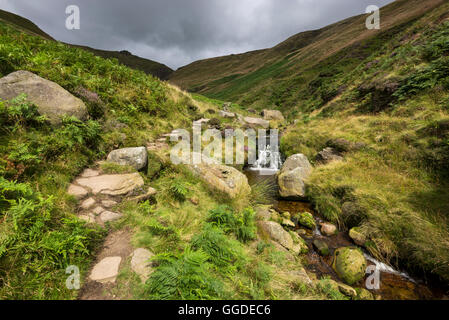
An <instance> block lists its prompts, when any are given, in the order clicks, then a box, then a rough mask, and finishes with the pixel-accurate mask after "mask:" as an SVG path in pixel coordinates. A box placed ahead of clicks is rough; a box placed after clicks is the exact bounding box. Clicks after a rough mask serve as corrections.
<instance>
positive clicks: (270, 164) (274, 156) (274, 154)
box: [250, 145, 282, 174]
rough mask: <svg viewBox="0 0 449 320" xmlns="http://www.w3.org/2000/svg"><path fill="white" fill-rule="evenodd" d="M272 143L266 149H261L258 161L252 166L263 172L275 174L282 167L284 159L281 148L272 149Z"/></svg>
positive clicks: (255, 169)
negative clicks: (280, 151)
mask: <svg viewBox="0 0 449 320" xmlns="http://www.w3.org/2000/svg"><path fill="white" fill-rule="evenodd" d="M272 149H273V148H272V147H271V146H270V145H267V146H266V147H265V149H262V150H259V154H258V157H257V161H256V163H255V164H254V165H253V166H252V167H251V168H250V169H251V170H254V171H259V172H260V173H261V174H275V173H276V172H277V171H279V170H280V169H281V166H282V159H281V154H280V153H279V150H277V148H276V150H272Z"/></svg>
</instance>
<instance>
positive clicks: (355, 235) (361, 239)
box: [349, 227, 367, 247]
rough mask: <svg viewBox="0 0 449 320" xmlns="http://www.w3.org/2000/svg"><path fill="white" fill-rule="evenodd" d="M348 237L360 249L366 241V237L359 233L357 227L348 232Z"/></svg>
mask: <svg viewBox="0 0 449 320" xmlns="http://www.w3.org/2000/svg"><path fill="white" fill-rule="evenodd" d="M349 237H350V238H351V239H352V240H353V241H354V243H355V244H356V245H359V246H362V247H363V246H364V245H365V243H366V241H367V238H366V236H365V235H364V234H363V233H362V232H360V229H359V228H357V227H355V228H352V229H351V230H349Z"/></svg>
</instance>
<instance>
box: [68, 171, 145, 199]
mask: <svg viewBox="0 0 449 320" xmlns="http://www.w3.org/2000/svg"><path fill="white" fill-rule="evenodd" d="M76 183H77V184H78V185H80V186H82V187H84V188H87V189H89V190H90V191H91V192H92V193H93V194H94V195H98V194H101V195H109V196H122V195H127V194H128V193H131V192H133V191H134V190H136V189H138V188H141V187H142V186H143V185H144V181H143V179H142V177H141V176H140V174H138V173H130V174H115V175H102V176H96V177H90V178H79V179H77V180H76Z"/></svg>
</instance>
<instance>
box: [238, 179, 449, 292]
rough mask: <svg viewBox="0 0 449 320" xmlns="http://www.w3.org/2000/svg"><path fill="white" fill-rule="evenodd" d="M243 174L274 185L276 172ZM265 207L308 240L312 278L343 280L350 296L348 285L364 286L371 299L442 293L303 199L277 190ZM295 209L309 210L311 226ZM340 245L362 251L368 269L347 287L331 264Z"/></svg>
mask: <svg viewBox="0 0 449 320" xmlns="http://www.w3.org/2000/svg"><path fill="white" fill-rule="evenodd" d="M245 174H246V175H247V177H248V181H249V183H250V184H251V185H255V184H259V183H268V184H271V185H276V184H277V182H278V181H277V175H276V174H275V173H274V174H273V175H271V176H267V175H266V174H265V175H260V174H259V173H258V171H256V170H246V171H245ZM265 208H266V209H267V210H269V212H271V213H270V214H271V215H272V216H273V217H274V220H276V219H278V218H279V217H281V219H283V220H284V222H283V223H282V221H280V222H281V223H280V224H282V225H283V228H284V229H285V230H286V231H288V232H289V233H292V232H293V233H295V234H297V235H299V236H300V237H301V238H302V239H303V240H304V241H305V243H306V244H307V247H308V252H307V253H306V254H305V256H304V257H305V259H304V260H305V265H304V267H305V269H306V271H307V272H308V273H309V274H310V275H311V278H314V277H316V278H317V279H318V280H319V279H322V278H324V277H328V278H330V279H332V280H334V281H335V282H337V283H339V284H342V286H343V287H342V288H343V291H345V292H346V294H347V295H349V296H351V295H353V291H352V290H351V288H354V289H355V288H357V291H358V292H360V289H361V288H363V289H365V290H368V291H369V292H370V293H371V296H368V297H369V298H372V299H382V300H431V299H441V298H443V297H444V291H443V290H440V289H439V288H438V287H433V286H432V285H428V284H425V283H424V281H421V280H419V279H416V278H413V277H411V276H409V275H408V274H407V273H405V272H402V271H398V270H395V269H394V268H393V267H391V266H388V265H386V264H384V263H382V262H380V261H377V260H376V259H374V258H373V257H371V256H370V255H369V254H368V252H366V251H365V250H364V249H363V248H362V247H359V246H357V245H356V244H355V242H354V240H353V239H352V238H351V237H350V236H349V233H348V232H343V231H339V230H338V228H337V227H336V226H335V225H333V224H331V223H328V222H326V221H325V219H324V218H323V217H322V216H320V215H319V214H318V213H317V212H315V211H314V210H313V208H312V206H311V204H310V203H308V202H306V201H289V200H284V199H282V198H280V197H278V194H277V192H276V194H273V201H272V203H271V206H267V207H265ZM286 213H288V214H286ZM298 213H309V214H310V215H309V217H312V219H313V221H312V222H313V227H311V226H309V227H306V226H305V225H307V223H304V222H303V223H301V222H300V221H298V220H297V217H298V216H297V214H298ZM286 217H287V218H288V217H290V218H289V219H288V220H290V222H291V223H289V222H285V218H286ZM272 220H273V219H272ZM309 222H310V221H309ZM341 248H357V250H359V251H360V252H362V253H363V256H364V258H365V261H366V269H367V270H370V272H368V273H366V274H365V275H364V276H363V277H362V278H361V279H360V280H358V281H357V282H355V283H352V284H351V286H350V287H349V288H346V287H344V283H345V281H344V279H342V277H341V276H340V275H338V274H337V272H336V271H335V268H333V264H334V260H335V255H336V251H338V250H339V249H341ZM374 270H375V271H376V272H377V274H378V276H379V282H378V284H379V285H378V288H376V286H374V288H373V284H374V282H373V280H372V279H374V278H373V277H372V275H373V274H374ZM313 275H314V276H313ZM370 277H371V278H370ZM346 283H347V282H346ZM370 284H371V285H370ZM345 288H346V289H345ZM348 289H349V291H348ZM340 291H341V290H340ZM364 292H366V291H364ZM353 298H354V297H353Z"/></svg>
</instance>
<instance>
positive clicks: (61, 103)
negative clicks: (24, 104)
mask: <svg viewBox="0 0 449 320" xmlns="http://www.w3.org/2000/svg"><path fill="white" fill-rule="evenodd" d="M21 94H25V95H26V99H27V101H29V102H30V103H32V104H34V105H36V107H37V109H38V111H39V113H40V114H41V115H45V116H47V117H48V119H49V121H50V122H51V123H52V124H60V123H61V122H62V119H63V117H65V116H73V117H76V118H78V119H80V120H84V119H86V118H87V115H88V113H87V107H86V105H85V104H84V102H83V101H81V100H80V99H78V98H76V97H75V96H73V95H72V94H70V93H69V92H68V91H67V90H65V89H64V88H62V87H61V86H59V85H58V84H56V83H54V82H51V81H48V80H46V79H43V78H41V77H39V76H37V75H35V74H33V73H31V72H28V71H16V72H13V73H10V74H9V75H7V76H6V77H3V78H1V79H0V99H3V100H11V99H14V98H16V97H17V96H19V95H21Z"/></svg>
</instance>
